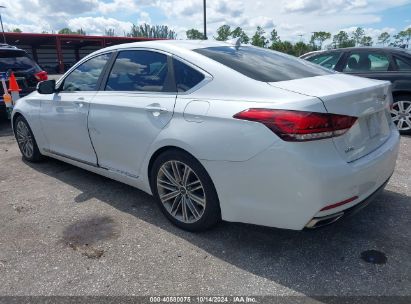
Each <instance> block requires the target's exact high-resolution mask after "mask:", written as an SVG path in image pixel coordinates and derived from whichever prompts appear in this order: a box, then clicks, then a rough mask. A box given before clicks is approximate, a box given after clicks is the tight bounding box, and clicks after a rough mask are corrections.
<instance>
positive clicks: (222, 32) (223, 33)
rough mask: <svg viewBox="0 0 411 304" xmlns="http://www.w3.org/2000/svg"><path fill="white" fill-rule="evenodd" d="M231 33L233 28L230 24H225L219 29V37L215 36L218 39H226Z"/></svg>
mask: <svg viewBox="0 0 411 304" xmlns="http://www.w3.org/2000/svg"><path fill="white" fill-rule="evenodd" d="M230 35H231V28H230V26H229V25H227V24H224V25H222V26H220V27H219V28H218V29H217V37H214V38H215V40H218V41H226V40H227V39H228V37H230Z"/></svg>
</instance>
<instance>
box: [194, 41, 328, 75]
mask: <svg viewBox="0 0 411 304" xmlns="http://www.w3.org/2000/svg"><path fill="white" fill-rule="evenodd" d="M194 51H195V52H197V53H200V54H201V55H204V56H206V57H208V58H211V59H213V60H215V61H217V62H219V63H221V64H224V65H225V66H227V67H229V68H232V69H233V70H236V71H237V72H239V73H241V74H243V75H245V76H248V77H250V78H252V79H255V80H258V81H264V82H277V81H286V80H293V79H299V78H306V77H313V76H322V75H328V74H332V73H333V72H332V71H329V70H327V69H324V68H323V67H321V66H317V65H314V64H312V63H310V62H307V61H305V60H302V59H298V58H296V57H294V56H290V55H286V54H283V53H279V52H275V51H272V50H267V49H263V48H257V47H251V46H242V47H240V48H238V49H236V48H235V47H230V46H221V47H210V48H202V49H196V50H194Z"/></svg>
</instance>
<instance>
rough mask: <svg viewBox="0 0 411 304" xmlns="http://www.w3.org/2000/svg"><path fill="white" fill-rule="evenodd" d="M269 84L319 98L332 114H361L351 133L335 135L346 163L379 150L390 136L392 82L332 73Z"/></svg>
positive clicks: (334, 139) (336, 142)
mask: <svg viewBox="0 0 411 304" xmlns="http://www.w3.org/2000/svg"><path fill="white" fill-rule="evenodd" d="M270 85H272V86H275V87H278V88H281V89H285V90H288V91H293V92H296V93H299V94H303V95H307V96H314V97H317V98H319V99H321V100H322V102H323V103H324V106H325V108H326V110H327V112H329V113H333V114H341V115H349V116H355V117H358V119H357V121H356V122H355V124H354V125H353V126H352V127H351V129H350V130H348V132H346V133H345V134H343V135H341V136H337V137H334V138H333V141H334V144H335V146H336V148H337V150H338V152H339V153H340V155H341V156H342V157H343V158H344V159H345V160H346V161H347V162H352V161H355V160H357V159H359V158H361V157H363V156H365V155H367V154H369V153H371V152H372V151H374V150H376V149H377V148H378V147H380V146H381V145H382V144H383V143H384V142H385V141H386V140H387V139H388V137H389V136H390V124H391V116H390V113H389V107H390V103H392V94H391V86H390V83H389V82H385V81H378V80H371V79H366V78H360V77H354V76H349V75H344V74H332V75H327V76H318V77H311V78H304V79H296V80H291V81H283V82H274V83H270Z"/></svg>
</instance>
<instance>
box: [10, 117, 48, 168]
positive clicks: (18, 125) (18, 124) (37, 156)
mask: <svg viewBox="0 0 411 304" xmlns="http://www.w3.org/2000/svg"><path fill="white" fill-rule="evenodd" d="M14 135H15V137H16V140H17V144H18V146H19V149H20V152H21V154H22V155H23V158H24V159H25V160H27V161H29V162H37V161H40V160H41V158H42V155H41V153H40V151H39V148H38V147H37V143H36V140H35V138H34V135H33V132H32V131H31V129H30V126H29V124H28V122H27V120H26V119H24V117H23V116H19V117H17V118H16V120H15V122H14Z"/></svg>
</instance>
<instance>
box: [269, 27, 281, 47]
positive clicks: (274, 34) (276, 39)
mask: <svg viewBox="0 0 411 304" xmlns="http://www.w3.org/2000/svg"><path fill="white" fill-rule="evenodd" d="M270 40H271V44H275V43H277V42H280V41H281V39H280V36H278V32H277V30H276V29H273V30H272V31H271V33H270Z"/></svg>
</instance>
